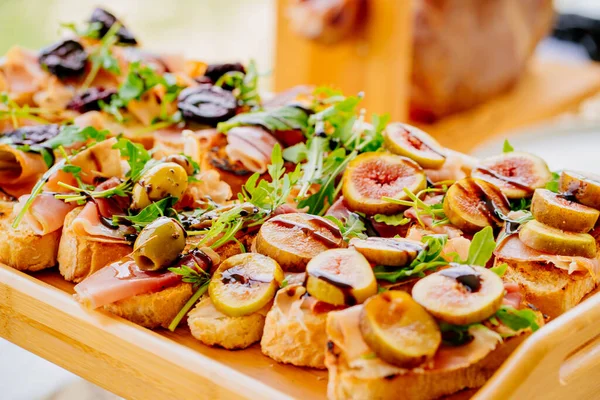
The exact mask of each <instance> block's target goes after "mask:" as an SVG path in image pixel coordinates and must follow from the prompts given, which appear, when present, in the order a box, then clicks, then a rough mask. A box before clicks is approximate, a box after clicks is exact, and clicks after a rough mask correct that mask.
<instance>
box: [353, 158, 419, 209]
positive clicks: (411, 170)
mask: <svg viewBox="0 0 600 400" xmlns="http://www.w3.org/2000/svg"><path fill="white" fill-rule="evenodd" d="M426 186H427V179H426V177H425V172H423V169H422V168H421V167H420V166H419V165H418V164H417V163H415V162H414V161H413V160H411V159H409V158H406V157H402V156H398V155H395V154H391V153H363V154H361V155H359V156H358V157H356V158H355V159H354V160H352V161H351V162H350V163H349V164H348V167H347V168H346V171H345V172H344V177H343V182H342V192H343V194H344V199H345V200H346V204H348V207H349V208H350V209H351V210H353V211H360V212H363V213H366V214H369V215H374V214H397V213H399V212H400V211H402V210H404V209H405V208H406V207H405V206H403V205H400V204H394V203H390V202H388V201H385V200H382V197H392V198H394V199H401V200H405V199H407V195H406V193H404V188H407V189H409V190H411V191H412V192H413V193H417V192H419V191H420V190H423V189H425V187H426Z"/></svg>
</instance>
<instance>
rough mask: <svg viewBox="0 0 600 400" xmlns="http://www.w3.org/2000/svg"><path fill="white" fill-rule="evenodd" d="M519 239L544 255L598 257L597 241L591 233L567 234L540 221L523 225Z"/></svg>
mask: <svg viewBox="0 0 600 400" xmlns="http://www.w3.org/2000/svg"><path fill="white" fill-rule="evenodd" d="M519 239H521V241H522V242H523V243H525V244H526V245H527V246H529V247H531V248H532V249H535V250H537V251H541V252H543V253H549V254H557V255H561V256H580V257H587V258H593V257H595V256H596V240H595V239H594V237H593V236H592V235H590V234H589V233H575V232H565V231H563V230H561V229H556V228H553V227H551V226H548V225H545V224H542V223H541V222H538V221H529V222H528V223H526V224H525V225H523V227H522V228H521V230H520V231H519Z"/></svg>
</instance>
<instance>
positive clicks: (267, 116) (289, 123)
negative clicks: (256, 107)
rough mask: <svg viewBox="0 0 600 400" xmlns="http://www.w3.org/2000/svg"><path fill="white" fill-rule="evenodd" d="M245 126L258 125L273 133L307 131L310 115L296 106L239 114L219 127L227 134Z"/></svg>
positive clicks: (220, 130)
mask: <svg viewBox="0 0 600 400" xmlns="http://www.w3.org/2000/svg"><path fill="white" fill-rule="evenodd" d="M244 125H258V126H262V127H264V128H265V129H267V130H269V131H271V132H273V131H291V130H297V129H300V130H301V131H303V132H304V131H306V129H307V127H308V114H307V113H306V111H305V110H303V109H301V108H299V107H294V106H283V107H280V108H275V109H273V110H266V111H259V112H250V113H243V114H238V115H236V116H235V117H233V118H231V119H230V120H228V121H226V122H220V123H219V124H218V125H217V129H218V130H219V132H227V131H228V130H230V129H231V128H235V127H236V126H244Z"/></svg>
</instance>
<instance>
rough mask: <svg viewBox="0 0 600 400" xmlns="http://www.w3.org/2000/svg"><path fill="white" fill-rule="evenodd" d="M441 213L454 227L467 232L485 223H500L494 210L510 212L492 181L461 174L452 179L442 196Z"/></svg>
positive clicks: (504, 213)
mask: <svg viewBox="0 0 600 400" xmlns="http://www.w3.org/2000/svg"><path fill="white" fill-rule="evenodd" d="M443 207H444V213H445V214H446V216H447V217H448V219H449V220H450V222H452V224H454V225H456V226H457V227H459V228H461V229H463V230H465V231H470V232H475V231H479V230H481V228H484V227H486V226H492V227H493V226H501V225H502V223H503V221H502V219H501V218H500V217H499V216H498V214H499V213H500V214H503V215H507V214H508V213H509V212H510V206H509V204H508V200H507V199H506V197H505V196H504V195H503V194H502V192H501V191H500V190H499V189H498V188H497V187H495V186H494V185H492V184H490V183H488V182H486V181H482V180H480V179H473V178H465V179H461V180H460V181H458V182H456V183H454V184H453V185H452V186H450V188H449V189H448V192H446V196H445V197H444V204H443Z"/></svg>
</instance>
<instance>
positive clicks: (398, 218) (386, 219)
mask: <svg viewBox="0 0 600 400" xmlns="http://www.w3.org/2000/svg"><path fill="white" fill-rule="evenodd" d="M373 219H374V220H375V222H380V223H384V224H386V225H389V226H402V225H406V224H408V223H409V222H410V218H406V217H405V216H404V213H400V214H396V215H384V214H375V215H374V216H373Z"/></svg>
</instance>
